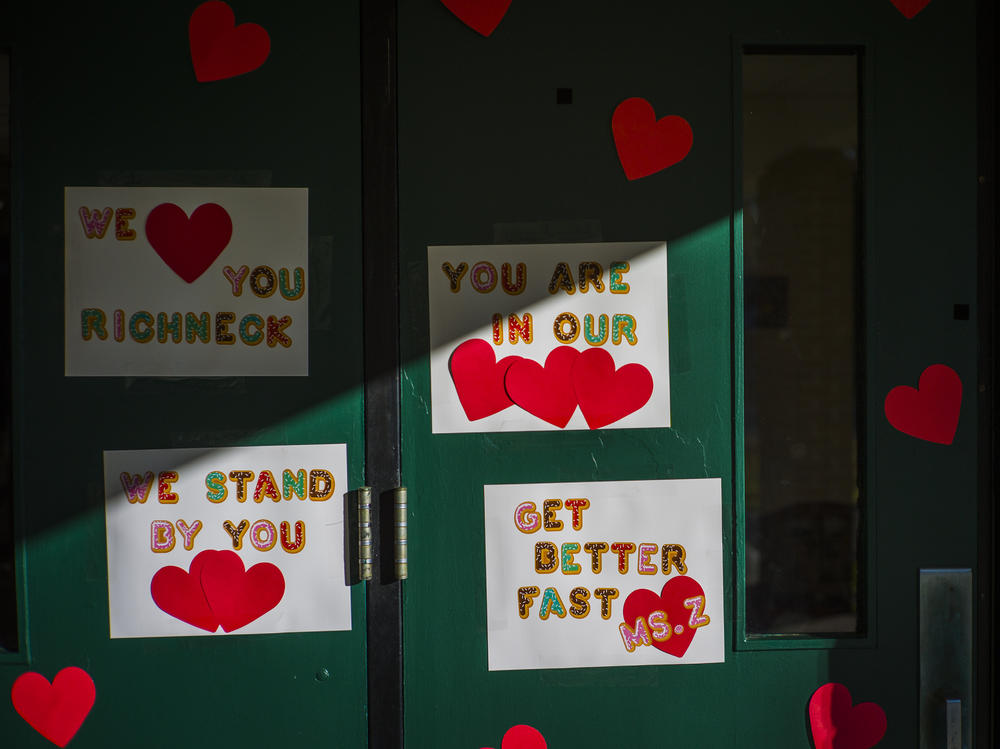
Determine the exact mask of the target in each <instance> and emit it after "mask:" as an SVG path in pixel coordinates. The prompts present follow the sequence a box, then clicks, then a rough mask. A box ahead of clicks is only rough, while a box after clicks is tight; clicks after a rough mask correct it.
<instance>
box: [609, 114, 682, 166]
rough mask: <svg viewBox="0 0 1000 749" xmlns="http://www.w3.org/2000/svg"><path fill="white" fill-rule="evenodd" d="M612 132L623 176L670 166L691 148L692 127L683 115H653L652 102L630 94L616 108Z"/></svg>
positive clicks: (612, 120) (612, 119)
mask: <svg viewBox="0 0 1000 749" xmlns="http://www.w3.org/2000/svg"><path fill="white" fill-rule="evenodd" d="M611 132H612V134H613V135H614V138H615V147H616V148H617V149H618V160H619V161H621V163H622V169H624V170H625V176H626V177H627V178H628V179H630V180H633V179H639V178H640V177H648V176H649V175H650V174H655V173H656V172H659V171H661V170H663V169H666V168H667V167H668V166H673V165H674V164H676V163H677V162H679V161H680V160H682V159H683V158H684V157H685V156H687V155H688V152H689V151H690V150H691V146H692V145H693V144H694V131H693V130H692V129H691V125H690V124H689V123H688V121H687V120H685V119H684V118H683V117H678V116H677V115H668V116H666V117H664V118H663V119H661V120H657V119H656V113H655V112H654V111H653V105H652V104H650V103H649V102H648V101H646V100H645V99H641V98H639V97H632V98H631V99H626V100H625V101H623V102H622V103H621V104H619V105H618V106H617V107H616V108H615V113H614V115H612V117H611Z"/></svg>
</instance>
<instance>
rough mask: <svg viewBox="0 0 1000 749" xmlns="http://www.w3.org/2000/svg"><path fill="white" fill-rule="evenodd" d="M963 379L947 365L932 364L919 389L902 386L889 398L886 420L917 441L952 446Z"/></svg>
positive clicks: (959, 407)
mask: <svg viewBox="0 0 1000 749" xmlns="http://www.w3.org/2000/svg"><path fill="white" fill-rule="evenodd" d="M961 406H962V379H961V378H960V377H959V376H958V373H957V372H956V371H955V370H954V369H952V368H951V367H949V366H947V365H945V364H932V365H931V366H929V367H927V369H925V370H924V371H923V373H922V374H921V375H920V381H919V383H918V388H912V387H909V386H908V385H899V386H898V387H894V388H893V389H892V390H890V391H889V394H888V395H886V396H885V417H886V418H887V419H888V420H889V423H890V424H892V425H893V426H894V427H896V429H898V430H899V431H901V432H903V434H908V435H910V436H911V437H916V438H917V439H922V440H927V441H928V442H936V443H938V444H940V445H950V444H951V443H952V440H954V439H955V431H956V430H957V429H958V417H959V412H960V411H961Z"/></svg>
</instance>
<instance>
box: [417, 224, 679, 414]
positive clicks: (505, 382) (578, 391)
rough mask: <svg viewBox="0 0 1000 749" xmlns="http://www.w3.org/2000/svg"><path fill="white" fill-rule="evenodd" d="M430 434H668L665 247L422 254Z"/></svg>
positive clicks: (458, 249) (497, 248) (462, 249)
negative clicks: (660, 430)
mask: <svg viewBox="0 0 1000 749" xmlns="http://www.w3.org/2000/svg"><path fill="white" fill-rule="evenodd" d="M427 265H428V295H429V309H430V345H431V355H430V363H431V400H432V406H433V409H432V423H433V430H434V432H509V431H535V430H558V429H604V428H608V429H626V428H636V427H668V426H670V367H669V361H668V354H669V342H668V340H667V246H666V243H664V242H607V243H590V244H545V245H480V246H455V247H445V246H434V247H428V248H427Z"/></svg>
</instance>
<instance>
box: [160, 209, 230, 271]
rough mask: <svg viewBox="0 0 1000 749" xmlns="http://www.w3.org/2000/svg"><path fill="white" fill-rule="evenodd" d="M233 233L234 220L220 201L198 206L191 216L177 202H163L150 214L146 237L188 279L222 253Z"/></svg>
mask: <svg viewBox="0 0 1000 749" xmlns="http://www.w3.org/2000/svg"><path fill="white" fill-rule="evenodd" d="M232 236H233V221H232V219H231V218H229V213H227V212H226V209H225V208H223V207H222V206H221V205H219V204H217V203H205V204H203V205H200V206H198V207H197V208H195V209H194V213H192V214H191V218H190V219H188V217H187V214H186V213H184V211H183V210H182V209H181V208H180V207H179V206H177V205H174V204H173V203H160V204H159V205H158V206H156V208H154V209H153V210H151V211H150V212H149V216H147V217H146V239H148V240H149V243H150V244H151V245H152V247H153V249H154V250H156V254H157V255H159V256H160V257H161V258H162V259H163V262H165V263H166V264H167V265H168V266H169V267H170V269H171V270H172V271H173V272H174V273H176V274H177V275H178V276H180V277H181V278H183V279H184V280H185V281H187V282H188V283H192V282H193V281H195V280H196V279H197V278H198V277H199V276H201V274H202V273H204V272H205V271H206V270H208V268H209V266H211V265H212V263H214V262H215V259H216V258H217V257H219V255H220V254H221V253H222V251H223V250H224V249H226V245H228V244H229V240H230V239H231V238H232Z"/></svg>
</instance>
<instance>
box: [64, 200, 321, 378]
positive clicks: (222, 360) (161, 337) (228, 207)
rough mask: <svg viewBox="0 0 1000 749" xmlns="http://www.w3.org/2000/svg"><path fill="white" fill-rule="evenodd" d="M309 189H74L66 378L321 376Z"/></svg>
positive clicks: (68, 219)
mask: <svg viewBox="0 0 1000 749" xmlns="http://www.w3.org/2000/svg"><path fill="white" fill-rule="evenodd" d="M308 199H309V195H308V190H306V189H304V188H257V187H252V188H200V187H199V188H194V187H191V188H188V187H177V188H166V187H67V188H66V190H65V217H64V221H65V226H64V229H65V253H66V374H67V375H80V376H94V375H97V376H101V375H111V376H114V375H129V376H134V375H147V376H178V375H188V376H219V375H308V374H309V336H308V331H309V315H308V310H309V301H308V291H307V289H308V278H307V277H306V271H307V269H308V266H309V262H308V261H309V226H308V224H309V220H308Z"/></svg>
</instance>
